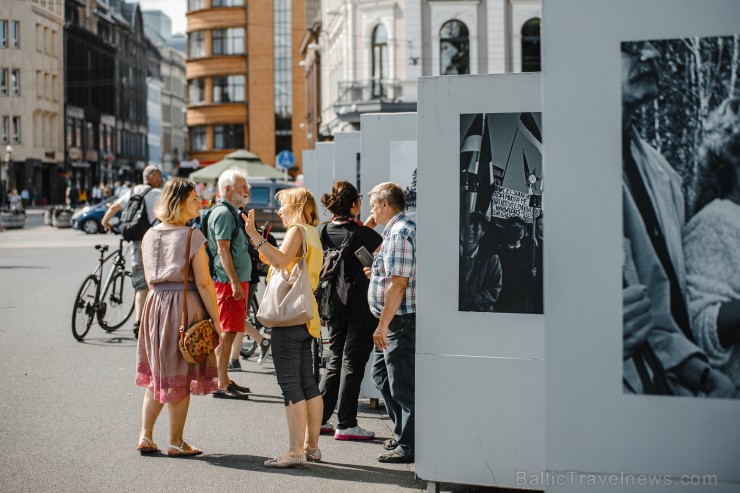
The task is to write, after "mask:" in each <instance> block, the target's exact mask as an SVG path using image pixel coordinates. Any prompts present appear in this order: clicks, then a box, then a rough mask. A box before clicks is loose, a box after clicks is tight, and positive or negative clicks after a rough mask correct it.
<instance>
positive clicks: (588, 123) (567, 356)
mask: <svg viewBox="0 0 740 493" xmlns="http://www.w3.org/2000/svg"><path fill="white" fill-rule="evenodd" d="M543 7H544V12H543V18H546V19H547V20H546V26H547V28H546V29H544V30H543V34H544V40H543V42H542V47H543V49H544V53H543V55H544V56H543V73H545V74H546V76H545V77H544V87H543V90H544V93H543V98H544V111H543V122H544V131H543V134H544V135H545V136H546V142H547V153H546V154H545V167H546V170H547V194H546V196H545V197H544V207H545V208H546V209H547V223H546V226H545V230H546V231H545V237H546V238H548V240H547V249H546V251H545V252H544V255H545V265H547V269H546V275H545V278H544V279H545V293H546V313H547V332H546V334H547V339H546V356H547V358H546V374H547V379H546V389H547V395H546V400H547V412H546V430H547V439H546V443H547V453H546V457H547V469H548V472H550V473H558V472H562V471H580V472H582V473H610V474H611V476H610V477H611V478H614V477H618V475H621V474H656V475H671V476H672V477H674V478H680V477H681V476H682V475H685V474H699V475H705V474H706V475H717V477H718V479H719V481H722V482H724V486H723V487H721V488H719V487H718V488H717V489H716V491H740V401H738V400H737V399H734V400H733V399H707V398H704V399H699V398H690V397H667V396H650V395H638V396H636V395H625V394H623V387H622V381H621V380H622V371H623V364H622V347H623V343H622V334H623V327H622V325H623V308H622V278H623V274H622V272H623V243H622V239H623V231H622V222H623V221H622V218H623V212H622V173H623V171H622V158H621V156H622V147H621V146H622V143H621V115H622V107H621V86H620V78H621V60H620V42H622V41H634V40H653V39H670V38H680V37H685V36H726V35H733V34H735V35H737V34H738V33H739V32H740V24H739V23H738V19H740V2H738V1H737V0H652V1H645V0H622V1H620V2H614V1H613V0H590V1H588V2H584V1H583V0H560V1H557V2H555V1H545V2H543ZM573 26H578V29H573ZM651 104H652V103H651ZM420 113H421V112H420ZM423 231H424V229H423V228H420V235H422V234H423ZM424 302H427V300H426V297H425V298H424ZM552 486H553V487H552V488H551V487H549V486H548V487H547V491H580V489H578V488H577V484H575V485H574V484H564V485H560V486H557V485H552ZM684 489H686V488H682V489H681V490H682V491H683V490H684ZM689 489H691V488H689ZM710 489H711V491H715V487H711V488H710V487H708V486H707V485H699V486H696V487H695V488H694V489H693V490H694V491H709V490H710ZM615 490H617V491H632V490H639V491H646V490H647V491H665V490H663V489H659V488H657V487H656V488H654V489H653V488H646V487H642V488H638V487H634V486H631V485H626V486H622V483H620V484H619V485H616V486H615V485H611V486H605V487H601V488H591V489H590V490H589V491H615Z"/></svg>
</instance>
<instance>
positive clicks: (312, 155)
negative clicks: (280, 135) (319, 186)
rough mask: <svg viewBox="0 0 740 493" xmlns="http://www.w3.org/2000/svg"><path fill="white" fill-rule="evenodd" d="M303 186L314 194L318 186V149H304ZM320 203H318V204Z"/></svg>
mask: <svg viewBox="0 0 740 493" xmlns="http://www.w3.org/2000/svg"><path fill="white" fill-rule="evenodd" d="M303 186H304V187H306V188H307V189H308V191H309V192H311V193H312V194H313V193H314V189H315V188H316V151H314V150H306V151H303ZM317 205H318V204H317Z"/></svg>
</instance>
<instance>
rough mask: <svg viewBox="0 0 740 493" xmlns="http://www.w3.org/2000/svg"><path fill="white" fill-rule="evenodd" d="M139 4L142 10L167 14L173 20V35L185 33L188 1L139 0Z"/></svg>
mask: <svg viewBox="0 0 740 493" xmlns="http://www.w3.org/2000/svg"><path fill="white" fill-rule="evenodd" d="M138 2H139V5H141V10H161V11H162V12H164V13H165V14H167V16H168V17H169V18H170V19H171V20H172V34H175V33H184V32H185V28H186V27H187V19H186V17H185V12H186V11H187V8H188V0H138ZM131 3H135V2H131Z"/></svg>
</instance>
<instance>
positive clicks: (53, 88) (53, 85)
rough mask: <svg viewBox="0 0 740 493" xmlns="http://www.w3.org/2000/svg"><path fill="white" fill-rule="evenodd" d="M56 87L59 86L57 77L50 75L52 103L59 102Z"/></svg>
mask: <svg viewBox="0 0 740 493" xmlns="http://www.w3.org/2000/svg"><path fill="white" fill-rule="evenodd" d="M58 87H59V86H58V85H57V76H56V75H52V76H51V100H52V101H54V102H55V103H56V102H57V101H59V94H58V92H57V89H58Z"/></svg>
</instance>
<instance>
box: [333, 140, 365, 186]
mask: <svg viewBox="0 0 740 493" xmlns="http://www.w3.org/2000/svg"><path fill="white" fill-rule="evenodd" d="M360 135H361V134H360V132H339V133H336V134H335V135H334V181H337V180H345V181H348V182H350V183H351V184H353V185H354V186H355V187H357V154H359V153H360V151H361V149H360V145H361V140H360ZM360 193H362V191H360Z"/></svg>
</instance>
